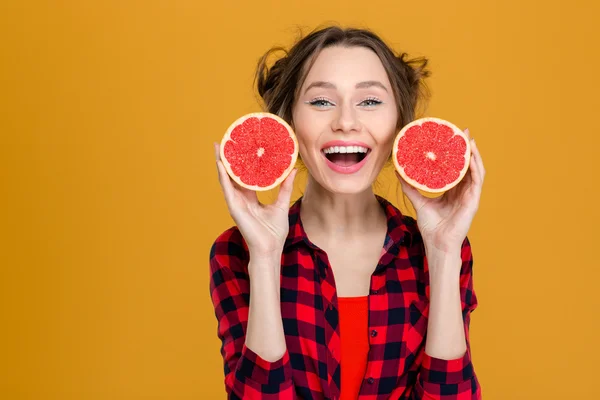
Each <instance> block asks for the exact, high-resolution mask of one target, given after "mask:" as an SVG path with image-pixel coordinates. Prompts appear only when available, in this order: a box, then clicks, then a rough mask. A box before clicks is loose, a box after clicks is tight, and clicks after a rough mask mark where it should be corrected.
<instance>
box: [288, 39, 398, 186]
mask: <svg viewBox="0 0 600 400" xmlns="http://www.w3.org/2000/svg"><path fill="white" fill-rule="evenodd" d="M397 121H398V111H397V108H396V102H395V99H394V94H393V92H392V87H391V85H390V81H389V79H388V77H387V73H386V71H385V69H384V67H383V64H382V63H381V61H380V60H379V57H378V56H377V55H376V54H375V53H374V52H373V51H371V50H369V49H366V48H364V47H341V46H334V47H328V48H325V49H323V50H322V51H321V53H319V55H318V56H317V58H316V59H315V62H314V64H313V66H312V68H311V69H310V71H309V72H308V75H307V77H306V79H305V81H304V83H303V85H302V87H301V88H300V92H299V94H298V98H297V99H296V102H295V104H294V108H293V122H294V131H295V132H296V135H297V137H298V144H299V147H300V149H299V151H300V155H301V157H302V161H303V162H304V164H305V165H306V167H307V168H308V171H309V173H310V174H311V176H312V177H313V178H314V179H315V180H316V181H317V182H318V183H319V184H320V185H321V186H323V187H324V188H325V189H326V190H328V191H330V192H332V193H344V194H351V193H360V192H362V191H364V190H366V189H367V188H370V187H371V185H372V184H373V182H374V181H375V179H376V178H377V175H378V174H379V172H380V171H381V169H382V168H383V166H384V164H385V162H386V161H387V159H388V158H389V155H390V153H391V150H392V145H393V142H394V138H395V134H396V123H397Z"/></svg>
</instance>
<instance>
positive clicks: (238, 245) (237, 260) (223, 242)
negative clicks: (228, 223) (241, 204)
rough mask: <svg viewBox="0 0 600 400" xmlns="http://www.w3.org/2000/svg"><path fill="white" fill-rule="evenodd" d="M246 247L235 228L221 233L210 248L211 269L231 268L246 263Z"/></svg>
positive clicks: (240, 234)
mask: <svg viewBox="0 0 600 400" xmlns="http://www.w3.org/2000/svg"><path fill="white" fill-rule="evenodd" d="M248 258H249V257H248V246H247V245H246V241H245V240H244V238H243V236H242V233H241V232H240V230H239V229H238V227H237V226H232V227H231V228H229V229H227V230H225V231H224V232H222V233H221V234H220V235H219V236H217V238H216V239H215V241H214V243H213V244H212V246H211V248H210V264H211V268H232V267H234V266H238V267H239V266H244V265H247V263H248Z"/></svg>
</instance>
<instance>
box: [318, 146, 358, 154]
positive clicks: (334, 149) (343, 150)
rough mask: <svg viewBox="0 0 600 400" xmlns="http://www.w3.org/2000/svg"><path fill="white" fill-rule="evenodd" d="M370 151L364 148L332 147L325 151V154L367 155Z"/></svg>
mask: <svg viewBox="0 0 600 400" xmlns="http://www.w3.org/2000/svg"><path fill="white" fill-rule="evenodd" d="M368 151H369V149H367V148H366V147H362V146H331V147H327V148H325V149H323V152H324V153H325V154H331V153H366V152H368Z"/></svg>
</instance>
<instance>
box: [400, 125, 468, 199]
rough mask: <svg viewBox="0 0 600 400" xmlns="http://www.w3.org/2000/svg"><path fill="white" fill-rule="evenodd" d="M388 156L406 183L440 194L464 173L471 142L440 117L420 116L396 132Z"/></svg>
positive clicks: (452, 185)
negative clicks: (389, 155) (390, 152)
mask: <svg viewBox="0 0 600 400" xmlns="http://www.w3.org/2000/svg"><path fill="white" fill-rule="evenodd" d="M392 159H393V161H394V166H395V167H396V170H397V171H398V173H399V174H400V176H401V177H402V178H403V179H404V180H405V181H406V182H407V183H408V184H410V185H411V186H413V187H415V188H417V189H419V190H421V191H423V192H426V193H443V192H446V191H448V190H450V189H452V188H453V187H454V186H456V185H457V184H458V183H459V182H460V181H461V180H462V179H463V178H464V176H465V174H466V173H467V170H468V169H469V160H470V159H471V145H470V143H469V138H468V137H467V135H466V134H465V133H464V132H463V131H462V130H460V129H459V128H458V127H457V126H456V125H454V124H452V123H450V122H448V121H445V120H443V119H440V118H421V119H417V120H415V121H413V122H411V123H409V124H407V125H406V126H405V127H403V128H402V130H401V131H400V132H399V133H398V135H397V136H396V140H395V141H394V147H393V150H392Z"/></svg>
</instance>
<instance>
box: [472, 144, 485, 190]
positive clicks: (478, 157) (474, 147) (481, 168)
mask: <svg viewBox="0 0 600 400" xmlns="http://www.w3.org/2000/svg"><path fill="white" fill-rule="evenodd" d="M471 152H472V153H473V154H475V160H476V161H477V165H478V167H479V172H480V174H481V180H482V181H483V179H484V178H485V167H484V166H483V159H482V158H481V153H480V152H479V148H478V147H477V143H476V142H475V139H473V141H472V142H471Z"/></svg>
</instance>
